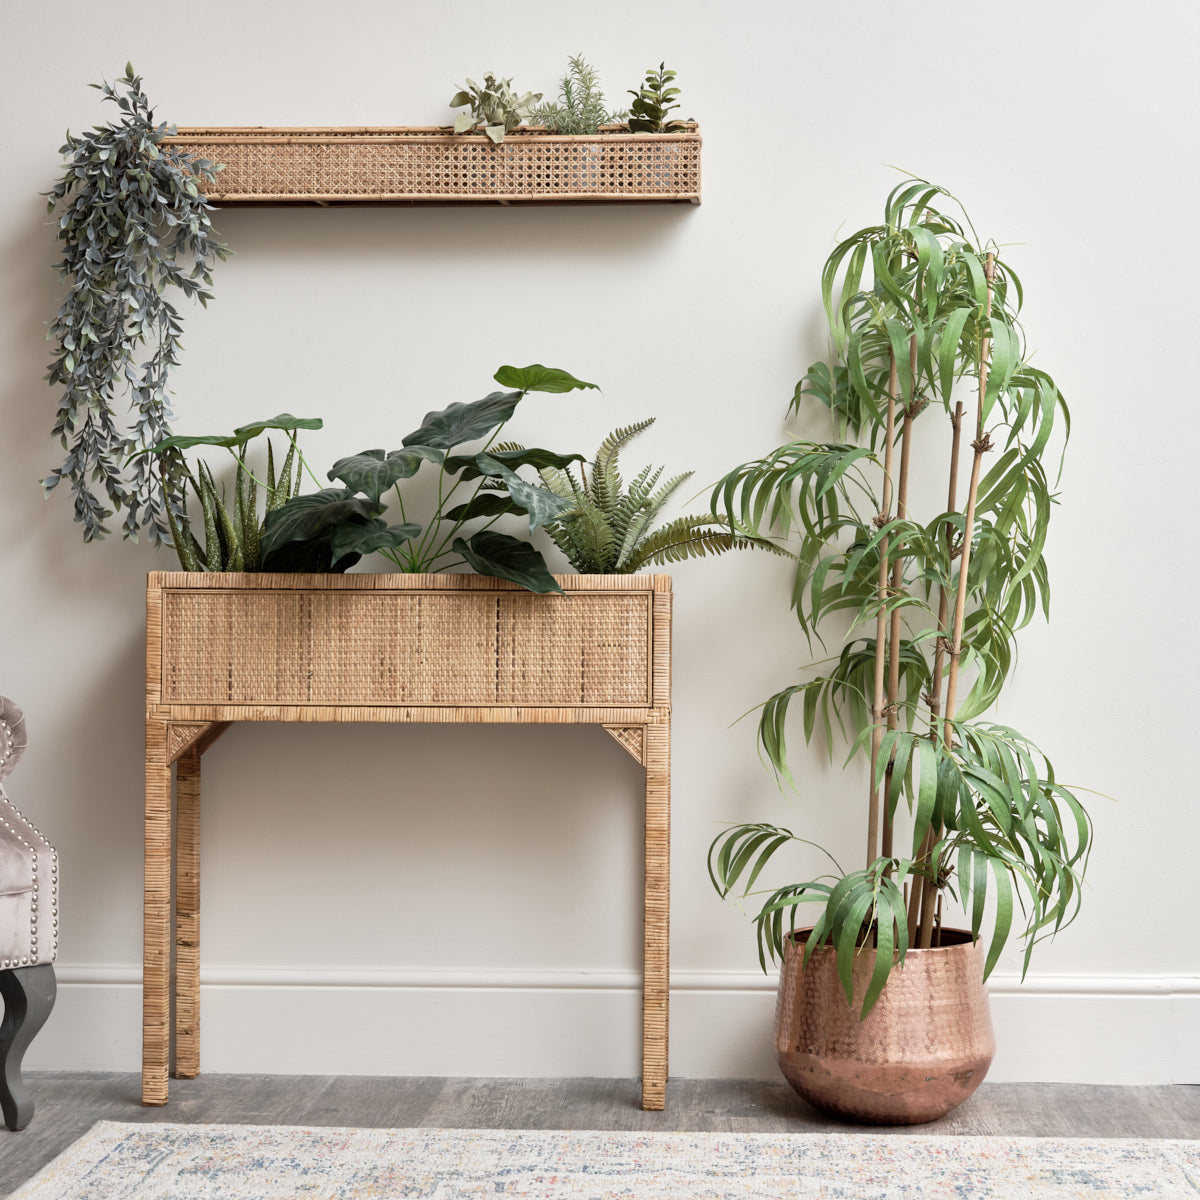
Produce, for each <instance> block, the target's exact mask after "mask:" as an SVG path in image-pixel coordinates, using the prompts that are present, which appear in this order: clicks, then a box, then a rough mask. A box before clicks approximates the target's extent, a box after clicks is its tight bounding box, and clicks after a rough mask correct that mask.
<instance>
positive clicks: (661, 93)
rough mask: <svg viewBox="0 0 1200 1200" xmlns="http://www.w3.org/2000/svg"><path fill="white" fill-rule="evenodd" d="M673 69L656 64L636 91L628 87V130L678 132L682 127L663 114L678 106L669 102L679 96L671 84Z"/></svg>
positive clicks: (677, 90)
mask: <svg viewBox="0 0 1200 1200" xmlns="http://www.w3.org/2000/svg"><path fill="white" fill-rule="evenodd" d="M674 82H675V72H674V71H671V70H668V69H667V64H666V63H665V62H664V63H659V64H658V70H657V71H656V70H655V69H654V68H653V67H651V68H650V70H649V71H647V72H646V80H645V82H644V83H643V84H642V86H641V88H640V89H639V90H638V91H636V92H635V91H633V90H632V89H631V90H630V92H629V94H630V95H631V96H632V97H633V103H632V104H631V105H630V106H629V130H630V132H631V133H678V132H679V131H680V130H682V129H683V127H684V126H683V122H682V121H668V120H667V113H669V112H670V111H671V110H672V109H675V108H678V107H679V105H678V104H672V103H671V102H672V101H673V100H674V99H675V97H676V96H678V95H679V89H678V88H677V87H672V86H671V84H672V83H674Z"/></svg>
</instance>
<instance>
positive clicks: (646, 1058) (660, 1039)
mask: <svg viewBox="0 0 1200 1200" xmlns="http://www.w3.org/2000/svg"><path fill="white" fill-rule="evenodd" d="M645 754H646V762H645V766H646V907H645V915H644V925H645V959H644V963H643V976H642V1107H643V1108H644V1109H660V1108H664V1107H665V1106H666V1102H667V1017H668V1011H667V1008H668V998H669V993H670V945H671V941H670V921H671V727H670V725H669V723H667V722H663V723H661V724H655V725H647V726H646V751H645Z"/></svg>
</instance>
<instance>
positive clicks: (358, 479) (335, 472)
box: [328, 446, 446, 505]
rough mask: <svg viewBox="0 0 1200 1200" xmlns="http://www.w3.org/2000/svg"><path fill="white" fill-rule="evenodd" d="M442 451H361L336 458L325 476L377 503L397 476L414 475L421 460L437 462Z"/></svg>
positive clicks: (422, 448)
mask: <svg viewBox="0 0 1200 1200" xmlns="http://www.w3.org/2000/svg"><path fill="white" fill-rule="evenodd" d="M445 457H446V454H445V451H443V450H435V449H433V447H431V446H406V447H405V448H404V449H403V450H393V451H391V453H388V452H386V451H384V450H363V451H361V452H360V453H359V454H351V455H350V456H349V457H347V458H339V459H338V461H337V462H335V463H334V464H333V466H332V467H330V468H329V475H328V477H329V479H331V480H333V479H338V480H341V482H342V483H344V484H345V485H346V486H347V487H348V488H350V490H351V491H355V492H362V493H363V494H364V495H366V496H369V497H370V499H371V501H372V502H373V503H374V504H376V505H378V504H379V502H380V498H381V497H382V496H383V493H384V492H386V491H387V490H388V488H390V487H391V486H392V485H393V484H394V483H396V482H397V481H398V480H400V479H408V478H410V477H411V476H413V475H415V474H416V473H417V471H418V469H419V468H420V466H421V464H422V463H423V462H431V463H434V464H440V463H441V462H442V460H443V459H444V458H445Z"/></svg>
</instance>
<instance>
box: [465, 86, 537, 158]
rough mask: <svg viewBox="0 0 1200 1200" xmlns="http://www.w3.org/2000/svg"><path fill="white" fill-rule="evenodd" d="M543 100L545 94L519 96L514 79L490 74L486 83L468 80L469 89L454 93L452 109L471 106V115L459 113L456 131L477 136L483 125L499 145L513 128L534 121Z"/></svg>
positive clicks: (530, 93) (526, 93) (535, 93)
mask: <svg viewBox="0 0 1200 1200" xmlns="http://www.w3.org/2000/svg"><path fill="white" fill-rule="evenodd" d="M541 98H542V93H541V92H525V93H524V94H523V95H520V96H518V95H517V93H516V92H514V91H513V90H512V80H511V79H497V78H496V76H495V74H494V73H493V72H491V71H487V72H485V74H484V76H483V83H482V84H478V83H476V82H475V80H473V79H468V80H467V86H466V88H464V89H463V90H461V91H458V92H455V93H454V97H453V99H451V101H450V107H451V108H462V107H463V105H465V104H468V105H470V111H469V112H464V113H459V114H458V116H456V117H455V118H454V132H455V133H468V132H471V133H474V132H476V131H477V130H478V129H479V127H480V126H481V125H482V126H483V132H484V133H486V134H487V136H488V137H490V138H491V139H492V141H493V142H495V143H496V144H497V145H499V144H500V143H501V142H502V141H504V135H505V134H506V133H507V132H508V131H509V130H510V129H515V128H516V127H517V126H518V125H520V124H521V123H522V122H524V121H528V120H529V119H530V117H531V116H532V115H533V110H534V109H535V108H536V107H537V102H538V101H539V100H540V99H541Z"/></svg>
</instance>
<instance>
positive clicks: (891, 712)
mask: <svg viewBox="0 0 1200 1200" xmlns="http://www.w3.org/2000/svg"><path fill="white" fill-rule="evenodd" d="M908 367H909V379H911V380H912V384H911V386H910V390H909V394H908V396H906V397H905V404H904V422H903V425H902V427H901V437H902V439H903V440H902V441H901V443H900V478H899V479H898V480H897V482H896V516H897V518H899V519H901V520H902V519H903V518H905V517H907V516H908V457H909V450H910V448H911V446H912V423H913V420H914V419H915V418H916V415H917V414H916V401H917V396H916V379H917V335H916V334H915V333H914V334H913V335H912V337H911V338H909V341H908ZM903 581H904V560H903V558H901V557H900V555H897V556H896V560H895V561H894V562H893V563H892V582H891V595H893V596H895V595H897V594H898V593H899V591H900V585H901V583H903ZM899 697H900V610H899V609H898V608H895V609H893V610H892V627H891V631H890V632H889V634H888V685H887V727H888V729H889V730H890V729H897V728H899V725H900V712H899V708H898V706H897V701H898V700H899ZM895 760H896V755H895V752H894V751H893V752H892V754H891V755H890V756H889V757H888V765H887V770H886V772H885V773H884V785H883V856H884V858H891V857H892V849H893V846H892V840H893V839H892V816H891V805H890V802H889V797H890V796H891V793H892V773H893V768H894V766H895Z"/></svg>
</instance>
